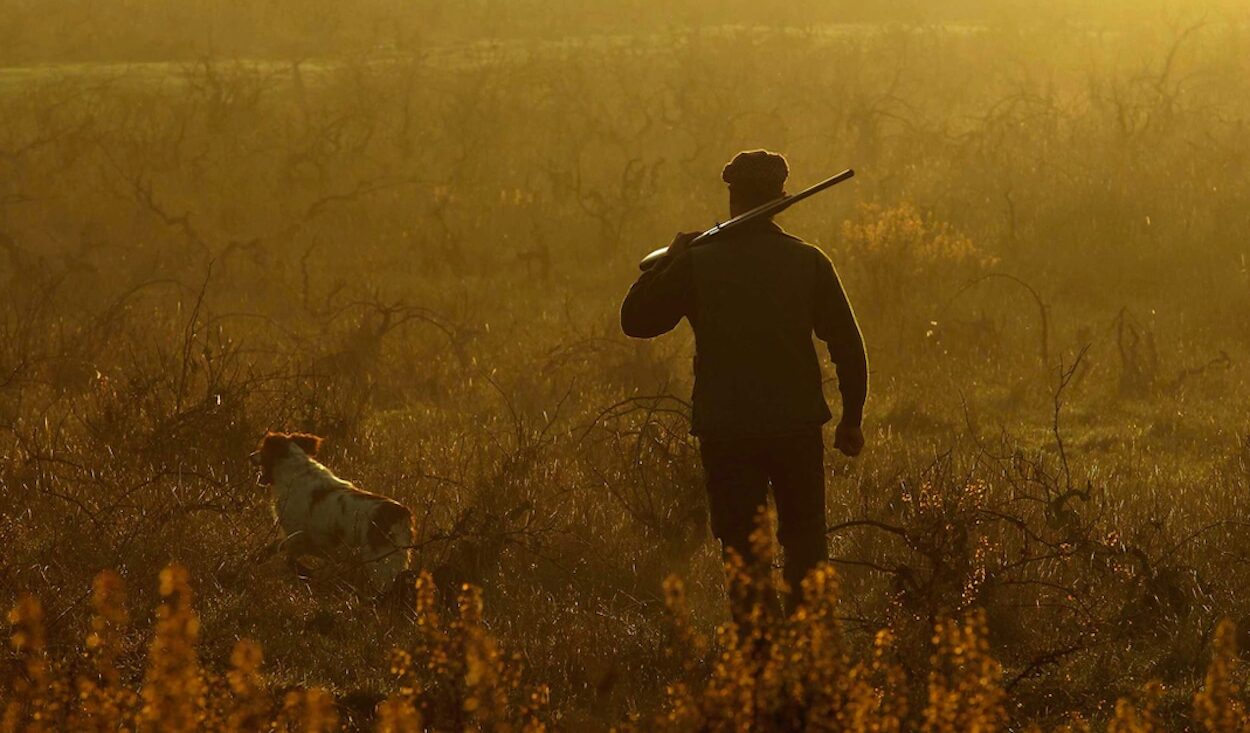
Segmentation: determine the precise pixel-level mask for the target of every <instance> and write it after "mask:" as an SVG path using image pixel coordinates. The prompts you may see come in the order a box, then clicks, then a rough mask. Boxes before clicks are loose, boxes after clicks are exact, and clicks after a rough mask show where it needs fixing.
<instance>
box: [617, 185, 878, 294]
mask: <svg viewBox="0 0 1250 733" xmlns="http://www.w3.org/2000/svg"><path fill="white" fill-rule="evenodd" d="M854 176H855V171H853V170H851V169H850V168H847V169H846V170H844V171H842V172H841V173H839V174H837V175H836V176H830V177H829V178H826V179H825V180H823V181H821V182H820V183H817V184H816V185H814V186H809V187H807V188H805V189H803V190H802V191H799V192H798V193H796V194H794V195H793V196H782V197H781V198H779V199H773V200H772V201H769V202H768V203H766V204H761V205H760V206H756V207H755V208H754V209H751V210H750V211H748V212H745V213H742V214H739V215H737V216H735V217H734V218H732V219H730V220H729V221H725V222H721V223H720V224H717V225H716V226H714V227H712V228H711V229H708V230H707V231H705V232H703V233H702V234H700V235H699V236H697V237H695V238H694V239H693V240H691V241H690V246H691V247H695V246H698V245H701V244H707V243H708V242H710V241H712V240H713V239H715V238H716V237H717V236H719V235H721V234H724V233H726V232H731V231H733V230H734V229H737V228H738V227H740V226H742V225H743V224H746V223H747V222H750V221H754V220H756V219H759V218H761V217H763V218H767V217H770V216H776V215H777V214H780V213H781V212H783V211H785V210H786V209H788V208H790V207H791V206H794V205H795V204H797V203H798V202H800V201H802V200H803V199H805V198H808V197H809V196H812V195H815V194H818V193H820V192H821V191H823V190H825V189H826V188H830V187H831V186H836V185H838V184H839V183H841V182H843V181H845V180H847V179H848V178H853V177H854ZM667 254H668V247H661V248H659V249H657V250H655V251H654V252H652V253H651V254H649V255H647V256H646V257H643V258H642V262H639V263H638V269H640V270H644V271H645V270H650V269H651V267H652V266H654V265H655V263H657V262H659V261H660V260H662V259H664V257H665V255H667Z"/></svg>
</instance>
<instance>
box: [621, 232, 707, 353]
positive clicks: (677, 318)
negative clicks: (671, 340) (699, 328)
mask: <svg viewBox="0 0 1250 733" xmlns="http://www.w3.org/2000/svg"><path fill="white" fill-rule="evenodd" d="M693 303H694V277H693V272H692V268H691V263H690V254H689V253H688V252H684V253H682V254H680V255H678V256H677V257H676V258H673V259H671V260H667V261H663V262H660V263H659V264H657V265H656V266H655V267H653V268H651V269H650V270H647V271H646V272H644V273H642V275H641V276H639V278H638V281H637V282H635V283H634V285H633V287H631V288H630V289H629V293H628V294H626V296H625V302H624V303H623V304H621V330H622V331H624V332H625V335H626V336H632V337H633V338H654V337H656V336H659V335H660V334H664V333H668V332H669V331H671V330H673V328H675V327H676V326H677V324H678V323H680V322H681V319H682V318H683V317H686V316H689V315H690V313H691V309H692V308H693Z"/></svg>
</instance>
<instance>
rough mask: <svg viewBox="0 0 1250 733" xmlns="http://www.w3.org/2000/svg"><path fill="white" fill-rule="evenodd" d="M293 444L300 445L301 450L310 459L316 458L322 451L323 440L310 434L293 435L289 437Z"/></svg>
mask: <svg viewBox="0 0 1250 733" xmlns="http://www.w3.org/2000/svg"><path fill="white" fill-rule="evenodd" d="M287 437H289V438H290V440H291V442H292V443H294V444H296V445H298V446H299V449H300V450H302V451H304V453H305V454H307V455H308V457H309V458H316V457H317V451H319V450H321V438H319V437H317V436H316V435H310V434H309V433H291V434H290V435H289V436H287Z"/></svg>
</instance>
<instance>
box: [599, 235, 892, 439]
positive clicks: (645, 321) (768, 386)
mask: <svg viewBox="0 0 1250 733" xmlns="http://www.w3.org/2000/svg"><path fill="white" fill-rule="evenodd" d="M682 316H685V317H687V318H688V319H689V320H690V322H691V325H692V326H693V327H694V332H695V343H696V357H695V394H694V424H693V428H692V432H694V433H695V434H696V435H701V436H715V437H718V438H720V437H724V438H736V437H751V436H763V435H780V434H786V433H794V432H800V431H803V430H806V429H810V428H815V427H818V426H820V425H822V424H824V423H825V422H827V421H828V420H829V418H830V412H829V407H828V405H827V404H826V402H825V399H824V394H823V391H822V389H821V381H822V380H821V371H820V363H819V360H818V359H817V356H816V350H815V347H814V345H813V343H812V335H813V333H814V334H816V335H817V336H819V337H821V338H822V339H823V340H825V341H827V342H828V343H829V348H830V353H831V355H832V356H833V359H834V361H835V363H836V364H837V365H838V377H839V386H840V388H841V389H842V391H843V396H844V400H843V401H844V404H845V405H846V408H845V409H846V410H847V411H848V412H849V413H850V414H847V413H845V412H844V417H843V419H844V421H845V420H847V419H848V418H851V419H853V421H854V424H856V425H858V423H859V418H860V415H859V410H861V409H862V405H863V395H864V394H865V393H866V390H867V384H866V381H867V367H866V362H865V361H864V355H863V354H864V350H863V342H862V340H861V338H860V334H859V329H858V327H857V326H856V324H855V319H854V315H853V314H852V312H851V309H850V306H849V304H848V303H847V301H846V296H845V294H844V293H843V291H842V287H841V284H840V283H839V282H838V280H837V275H836V274H835V273H834V270H833V266H832V264H831V263H830V262H829V259H828V258H827V257H826V256H825V255H824V253H823V252H821V251H820V250H819V249H817V248H815V247H813V246H811V245H809V244H806V243H804V242H803V241H801V240H799V239H797V238H795V237H792V236H790V235H788V234H786V233H784V232H783V231H782V230H781V229H780V227H777V226H776V225H775V224H772V223H771V222H766V223H763V224H761V225H760V226H756V227H752V228H750V229H749V230H745V231H743V230H740V231H739V232H735V233H734V234H732V235H728V236H725V237H723V238H721V239H718V240H717V241H716V242H714V243H711V244H708V245H705V246H702V247H697V248H694V249H691V250H689V251H687V252H685V253H683V254H681V255H679V256H678V257H676V258H675V259H674V260H673V261H672V262H668V263H664V264H662V265H661V266H660V268H659V269H658V271H656V272H654V274H652V273H647V275H644V276H643V277H642V278H641V279H640V280H639V281H638V283H637V284H636V285H635V286H634V288H633V289H631V291H630V293H629V295H628V296H627V297H626V300H625V304H624V305H623V306H622V309H621V322H622V326H623V327H624V329H625V332H626V333H628V334H630V335H634V336H644V337H647V336H654V335H658V334H659V333H663V332H665V331H667V330H669V329H671V328H673V326H675V325H676V324H677V322H678V321H680V319H681V317H682Z"/></svg>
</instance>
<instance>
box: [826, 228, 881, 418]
mask: <svg viewBox="0 0 1250 733" xmlns="http://www.w3.org/2000/svg"><path fill="white" fill-rule="evenodd" d="M816 256H817V260H818V262H817V267H816V304H815V305H816V313H815V317H814V320H813V323H814V330H815V332H816V336H817V338H819V339H820V340H821V341H824V342H825V344H827V345H828V347H829V358H830V359H832V360H833V363H834V365H835V367H836V368H837V373H838V391H839V392H841V393H842V423H844V424H847V425H856V426H858V425H859V424H860V423H861V422H862V421H863V418H864V402H865V401H867V399H868V354H867V352H866V351H865V349H864V337H863V335H862V334H861V333H860V331H859V323H858V322H856V320H855V312H854V311H853V310H852V309H851V303H850V301H849V300H847V298H846V291H845V290H843V288H842V282H841V281H840V280H839V279H838V273H837V271H836V270H834V267H833V263H832V262H831V261H830V260H829V258H828V257H827V256H825V254H824V253H823V252H820V251H819V250H817V252H816Z"/></svg>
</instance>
